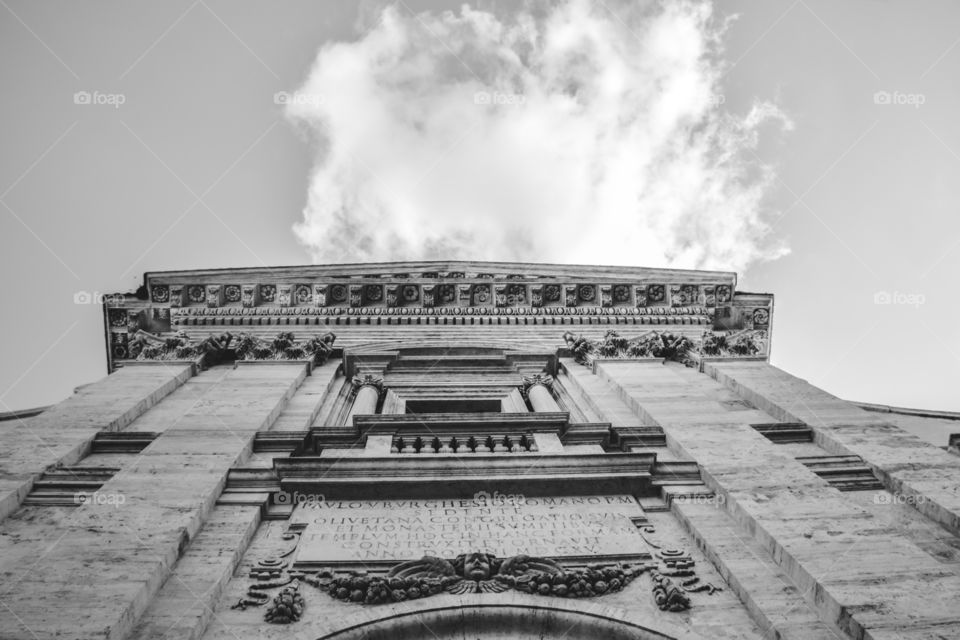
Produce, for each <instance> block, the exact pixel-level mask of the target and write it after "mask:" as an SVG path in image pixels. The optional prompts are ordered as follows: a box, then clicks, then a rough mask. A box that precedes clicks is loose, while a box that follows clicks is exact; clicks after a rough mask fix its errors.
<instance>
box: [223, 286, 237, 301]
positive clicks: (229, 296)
mask: <svg viewBox="0 0 960 640" xmlns="http://www.w3.org/2000/svg"><path fill="white" fill-rule="evenodd" d="M223 297H224V299H225V300H226V301H227V302H240V287H239V285H235V284H228V285H226V286H225V287H224V288H223Z"/></svg>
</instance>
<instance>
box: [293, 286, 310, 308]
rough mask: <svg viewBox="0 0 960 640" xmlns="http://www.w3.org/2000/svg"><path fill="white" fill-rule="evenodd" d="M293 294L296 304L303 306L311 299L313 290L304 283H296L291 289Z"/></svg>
mask: <svg viewBox="0 0 960 640" xmlns="http://www.w3.org/2000/svg"><path fill="white" fill-rule="evenodd" d="M293 295H294V300H296V304H297V306H300V307H303V306H307V305H309V304H310V302H311V301H312V298H313V291H312V290H311V289H310V287H309V286H307V285H305V284H298V285H297V286H296V287H295V288H294V290H293Z"/></svg>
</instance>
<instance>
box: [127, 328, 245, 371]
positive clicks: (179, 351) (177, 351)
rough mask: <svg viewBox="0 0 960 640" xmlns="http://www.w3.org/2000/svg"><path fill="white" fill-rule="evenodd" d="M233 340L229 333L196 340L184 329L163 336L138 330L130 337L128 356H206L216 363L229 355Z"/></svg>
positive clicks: (149, 358)
mask: <svg viewBox="0 0 960 640" xmlns="http://www.w3.org/2000/svg"><path fill="white" fill-rule="evenodd" d="M232 340H233V336H232V335H230V334H229V333H224V334H223V335H221V336H218V337H214V336H210V337H208V338H205V339H204V340H201V341H194V340H191V339H190V338H189V336H187V334H186V333H185V332H183V331H178V332H177V333H175V334H174V335H172V336H169V337H167V338H161V337H159V336H155V335H153V334H150V333H147V332H146V331H143V330H138V331H137V332H136V333H135V334H134V335H133V337H132V338H131V339H130V342H129V346H128V353H127V357H129V358H136V359H137V360H195V359H196V358H199V357H201V356H206V361H207V363H209V364H214V363H217V362H221V361H222V360H224V359H226V358H227V357H228V349H229V347H230V343H231V341H232Z"/></svg>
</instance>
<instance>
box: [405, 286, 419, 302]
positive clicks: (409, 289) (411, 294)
mask: <svg viewBox="0 0 960 640" xmlns="http://www.w3.org/2000/svg"><path fill="white" fill-rule="evenodd" d="M403 299H404V301H405V302H416V301H417V300H419V299H420V288H419V287H418V286H417V285H415V284H406V285H404V286H403Z"/></svg>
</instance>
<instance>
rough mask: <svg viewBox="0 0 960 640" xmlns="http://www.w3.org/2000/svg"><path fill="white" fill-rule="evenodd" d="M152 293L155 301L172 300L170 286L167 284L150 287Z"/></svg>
mask: <svg viewBox="0 0 960 640" xmlns="http://www.w3.org/2000/svg"><path fill="white" fill-rule="evenodd" d="M150 294H151V297H152V298H153V301H154V302H161V303H163V302H167V301H168V300H170V287H168V286H167V285H165V284H155V285H153V286H152V287H150Z"/></svg>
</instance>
